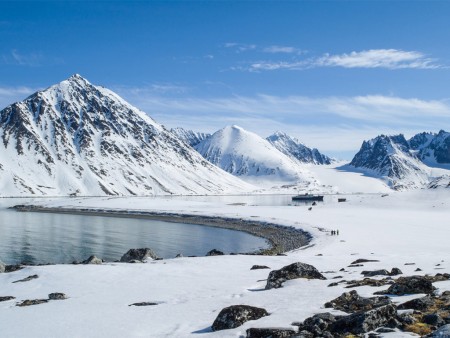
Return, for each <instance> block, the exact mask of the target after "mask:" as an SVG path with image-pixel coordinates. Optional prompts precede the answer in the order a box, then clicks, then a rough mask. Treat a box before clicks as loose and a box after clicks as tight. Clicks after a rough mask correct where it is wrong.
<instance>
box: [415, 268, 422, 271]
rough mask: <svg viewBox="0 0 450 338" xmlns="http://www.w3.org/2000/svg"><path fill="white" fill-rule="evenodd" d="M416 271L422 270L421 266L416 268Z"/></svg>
mask: <svg viewBox="0 0 450 338" xmlns="http://www.w3.org/2000/svg"><path fill="white" fill-rule="evenodd" d="M414 271H422V269H421V268H417V269H416V270H414Z"/></svg>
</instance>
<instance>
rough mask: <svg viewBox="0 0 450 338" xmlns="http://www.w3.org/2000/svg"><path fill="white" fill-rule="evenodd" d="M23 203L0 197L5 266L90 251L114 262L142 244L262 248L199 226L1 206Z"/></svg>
mask: <svg viewBox="0 0 450 338" xmlns="http://www.w3.org/2000/svg"><path fill="white" fill-rule="evenodd" d="M22 202H23V201H21V200H15V201H11V200H0V260H2V261H3V262H5V263H7V264H15V263H20V262H26V263H30V264H40V263H71V262H72V261H74V260H78V261H80V260H83V259H86V258H88V257H89V256H90V255H96V256H97V257H100V258H103V259H105V260H107V261H114V260H117V259H120V257H121V256H122V255H123V254H124V253H125V252H126V251H127V250H128V249H130V248H141V247H149V248H152V249H153V250H154V251H155V252H156V254H157V255H158V256H160V257H164V258H170V257H175V256H176V255H177V254H178V253H182V254H183V255H185V256H188V255H197V256H204V255H205V254H206V253H207V252H208V251H209V250H211V249H214V248H215V249H219V250H221V251H224V252H225V253H230V252H250V251H254V250H258V249H261V248H266V247H267V243H266V241H265V240H264V239H263V238H259V237H256V236H252V235H249V234H247V233H244V232H240V231H234V230H228V229H220V228H213V227H207V226H202V225H193V224H182V223H168V222H161V221H154V220H145V219H131V218H114V217H99V216H80V215H65V214H47V213H32V212H16V211H14V210H9V209H6V206H9V205H14V204H21V203H22Z"/></svg>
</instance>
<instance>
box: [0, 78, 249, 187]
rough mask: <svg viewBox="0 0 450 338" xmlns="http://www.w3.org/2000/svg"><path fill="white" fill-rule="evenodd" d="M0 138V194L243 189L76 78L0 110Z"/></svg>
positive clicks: (105, 91) (113, 96)
mask: <svg viewBox="0 0 450 338" xmlns="http://www.w3.org/2000/svg"><path fill="white" fill-rule="evenodd" d="M0 137H1V140H0V153H1V154H2V158H0V168H1V170H2V175H1V176H0V188H1V193H2V194H6V193H8V191H10V194H12V195H14V194H19V195H20V194H23V193H27V194H30V195H32V194H40V195H41V194H42V195H67V194H80V195H92V194H95V195H102V194H122V195H130V194H131V195H133V194H134V195H143V194H147V195H154V194H168V193H182V194H196V193H202V194H204V193H206V194H208V193H223V192H225V191H229V190H230V189H231V190H235V189H237V190H238V191H239V190H241V189H244V190H245V189H249V188H250V187H249V186H248V185H247V184H245V183H244V182H242V181H240V180H239V179H237V178H235V177H232V176H231V175H229V174H227V173H225V172H223V171H222V170H220V169H219V168H216V167H214V166H213V165H211V164H209V163H208V162H206V161H204V159H203V158H202V157H201V156H200V155H199V154H198V153H197V152H195V151H194V150H193V149H191V148H190V147H187V146H186V145H185V144H184V143H183V142H181V141H180V140H179V139H178V138H177V137H176V136H175V135H174V134H172V133H171V132H169V131H167V130H166V129H165V128H164V127H163V126H161V125H160V124H158V123H156V122H155V121H153V120H152V119H151V118H150V117H149V116H148V115H146V114H145V113H144V112H142V111H140V110H139V109H137V108H135V107H133V106H132V105H131V104H129V103H128V102H126V101H125V100H123V99H122V98H120V97H119V96H118V95H117V94H115V93H114V92H112V91H110V90H108V89H106V88H103V87H100V86H95V85H93V84H91V83H90V82H89V81H87V80H86V79H84V78H82V77H81V76H79V75H73V76H71V77H70V78H69V79H67V80H64V81H62V82H60V83H58V84H56V85H53V86H51V87H49V88H47V89H45V90H42V91H39V92H37V93H35V94H33V95H31V96H29V97H28V98H27V99H25V100H24V101H22V102H18V103H15V104H13V105H10V106H8V107H6V108H5V109H3V110H1V111H0ZM241 191H242V190H241Z"/></svg>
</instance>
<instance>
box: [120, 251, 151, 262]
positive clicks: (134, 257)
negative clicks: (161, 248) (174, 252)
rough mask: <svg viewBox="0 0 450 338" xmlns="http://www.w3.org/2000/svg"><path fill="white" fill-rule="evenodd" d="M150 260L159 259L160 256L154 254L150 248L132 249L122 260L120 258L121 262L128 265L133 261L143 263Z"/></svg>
mask: <svg viewBox="0 0 450 338" xmlns="http://www.w3.org/2000/svg"><path fill="white" fill-rule="evenodd" d="M148 258H151V259H157V258H158V256H157V255H156V254H155V253H154V252H153V250H152V249H149V248H141V249H130V250H128V251H127V252H126V253H125V254H124V255H123V256H122V258H120V261H121V262H126V263H130V262H132V261H141V262H142V261H144V260H146V259H148Z"/></svg>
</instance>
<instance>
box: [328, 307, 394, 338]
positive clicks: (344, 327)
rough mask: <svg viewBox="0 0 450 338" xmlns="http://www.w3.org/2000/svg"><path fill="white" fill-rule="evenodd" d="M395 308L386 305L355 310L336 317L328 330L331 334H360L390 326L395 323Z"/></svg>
mask: <svg viewBox="0 0 450 338" xmlns="http://www.w3.org/2000/svg"><path fill="white" fill-rule="evenodd" d="M396 317H397V309H396V307H395V305H392V304H390V305H386V306H382V307H379V308H376V309H373V310H370V311H366V312H357V313H354V314H351V315H348V316H343V317H338V318H337V319H336V321H335V322H334V323H332V324H331V326H330V329H329V331H330V332H331V333H332V334H333V335H337V336H338V335H339V334H345V333H351V334H362V333H366V332H369V331H372V330H375V329H377V328H379V327H382V326H389V327H391V326H392V325H391V323H392V322H394V323H395V324H396Z"/></svg>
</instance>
